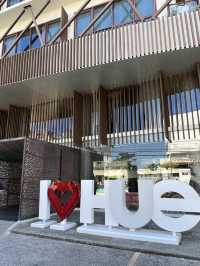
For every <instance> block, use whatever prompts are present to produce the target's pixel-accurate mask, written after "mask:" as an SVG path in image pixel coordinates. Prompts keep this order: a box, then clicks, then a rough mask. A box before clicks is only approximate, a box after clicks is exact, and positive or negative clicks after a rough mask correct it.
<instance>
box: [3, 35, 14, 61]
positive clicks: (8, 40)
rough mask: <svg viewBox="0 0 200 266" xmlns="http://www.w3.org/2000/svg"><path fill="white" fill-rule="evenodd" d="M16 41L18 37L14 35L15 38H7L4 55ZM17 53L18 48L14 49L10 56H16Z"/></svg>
mask: <svg viewBox="0 0 200 266" xmlns="http://www.w3.org/2000/svg"><path fill="white" fill-rule="evenodd" d="M15 40H16V36H15V35H13V36H9V37H7V38H6V39H5V40H4V49H3V50H4V53H5V52H6V51H8V49H9V48H10V47H11V45H12V44H13V43H14V41H15ZM15 53H16V47H14V48H13V49H12V50H11V51H10V53H9V54H8V55H10V56H11V55H14V54H15Z"/></svg>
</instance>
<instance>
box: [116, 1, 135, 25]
mask: <svg viewBox="0 0 200 266" xmlns="http://www.w3.org/2000/svg"><path fill="white" fill-rule="evenodd" d="M132 21H133V10H132V7H131V6H130V4H129V2H128V0H123V1H119V2H117V3H115V5H114V24H115V25H122V24H125V23H129V22H132Z"/></svg>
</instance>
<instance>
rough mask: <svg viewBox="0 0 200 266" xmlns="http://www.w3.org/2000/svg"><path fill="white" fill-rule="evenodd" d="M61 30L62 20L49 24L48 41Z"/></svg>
mask: <svg viewBox="0 0 200 266" xmlns="http://www.w3.org/2000/svg"><path fill="white" fill-rule="evenodd" d="M59 30H60V21H57V22H54V23H52V24H49V25H48V27H47V33H46V42H47V43H48V42H50V41H51V40H52V39H53V37H54V36H55V35H56V34H57V33H58V32H59Z"/></svg>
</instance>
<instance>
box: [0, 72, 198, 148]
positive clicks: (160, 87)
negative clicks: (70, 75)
mask: <svg viewBox="0 0 200 266" xmlns="http://www.w3.org/2000/svg"><path fill="white" fill-rule="evenodd" d="M199 77H200V72H199V68H197V69H196V70H195V71H191V72H188V73H183V74H178V75H174V76H167V75H163V74H162V75H159V76H158V78H154V79H152V80H149V81H143V82H141V83H140V84H137V85H134V86H128V87H125V88H123V87H122V88H116V89H113V90H105V89H103V88H101V89H98V90H93V91H91V92H88V93H87V94H80V93H74V95H73V96H66V97H65V98H63V97H60V96H56V97H51V98H49V97H43V96H41V95H40V96H36V97H34V98H33V102H32V105H31V106H30V107H19V106H10V107H9V109H8V111H7V112H6V111H0V138H1V139H2V138H15V137H22V136H29V137H30V138H32V139H39V140H41V141H47V142H52V143H57V144H63V145H67V146H84V147H98V146H100V145H121V144H129V143H149V142H161V141H164V140H166V139H168V140H170V141H172V142H173V141H178V140H190V139H200V78H199Z"/></svg>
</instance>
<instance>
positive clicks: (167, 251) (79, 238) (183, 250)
mask: <svg viewBox="0 0 200 266" xmlns="http://www.w3.org/2000/svg"><path fill="white" fill-rule="evenodd" d="M69 221H71V222H77V224H79V212H78V211H75V212H74V213H73V215H72V216H71V217H70V219H69ZM95 222H96V223H98V224H103V223H104V214H103V213H101V212H97V213H96V214H95ZM155 227H156V226H155V225H154V224H153V223H151V224H149V225H148V226H147V228H152V229H155ZM12 232H14V233H17V234H24V235H31V236H37V237H42V238H50V239H57V240H63V241H68V242H74V243H81V244H87V245H93V246H101V247H110V248H115V249H121V250H129V251H133V252H136V251H137V252H143V253H150V254H158V255H164V256H173V257H179V258H187V259H195V260H200V252H199V246H200V226H197V227H196V228H194V229H193V230H192V231H190V232H186V233H184V234H183V240H182V243H181V245H180V246H173V245H166V244H156V243H148V242H140V241H134V240H122V239H114V238H109V237H99V236H92V235H83V234H79V233H77V232H76V229H72V230H69V231H68V232H65V233H63V232H59V231H56V232H55V231H52V230H50V229H34V228H31V227H30V224H29V223H23V224H20V225H18V226H17V227H16V228H15V229H13V230H12Z"/></svg>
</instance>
